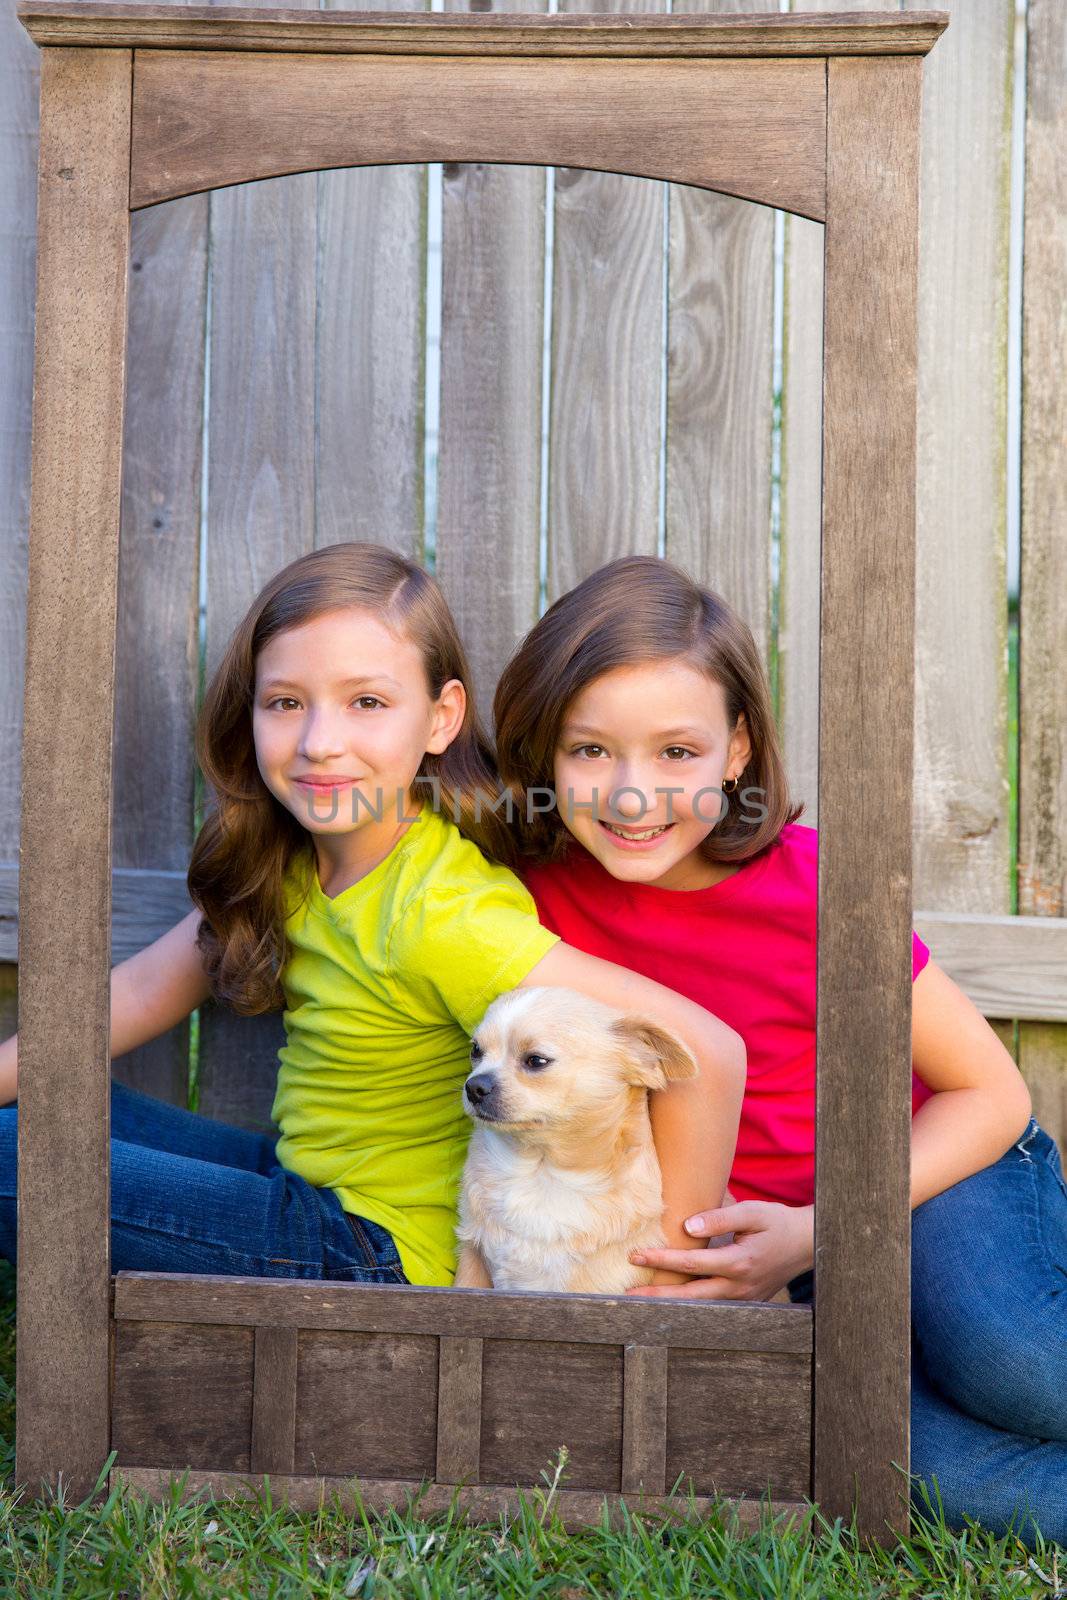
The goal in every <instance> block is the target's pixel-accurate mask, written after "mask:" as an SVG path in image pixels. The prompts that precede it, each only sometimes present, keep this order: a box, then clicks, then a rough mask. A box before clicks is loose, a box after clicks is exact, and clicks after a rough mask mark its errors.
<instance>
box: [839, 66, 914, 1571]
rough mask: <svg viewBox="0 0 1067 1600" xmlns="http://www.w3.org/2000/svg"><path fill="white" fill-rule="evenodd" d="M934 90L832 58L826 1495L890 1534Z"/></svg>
mask: <svg viewBox="0 0 1067 1600" xmlns="http://www.w3.org/2000/svg"><path fill="white" fill-rule="evenodd" d="M921 86H922V61H921V59H920V58H915V57H899V58H897V59H896V60H889V61H878V62H872V61H870V60H864V59H863V58H859V59H853V60H847V59H846V60H840V59H838V60H833V59H832V60H831V61H830V63H829V70H828V85H827V173H826V177H827V220H826V353H825V376H824V380H823V381H824V388H823V413H824V417H825V427H824V440H823V481H824V504H823V534H822V596H821V638H820V703H819V807H820V815H821V818H822V828H821V830H820V835H819V972H818V979H819V983H818V989H819V1003H818V1018H817V1030H818V1046H817V1056H818V1064H817V1086H816V1156H815V1262H816V1274H817V1277H818V1283H819V1290H818V1294H817V1296H816V1305H815V1397H814V1457H813V1461H814V1483H813V1493H814V1498H815V1499H817V1500H818V1501H819V1502H820V1504H821V1505H822V1507H823V1509H824V1511H826V1513H827V1514H828V1515H830V1516H839V1515H845V1516H847V1515H848V1513H849V1510H850V1507H851V1505H852V1502H853V1499H854V1497H856V1498H857V1499H858V1527H859V1528H860V1530H861V1531H862V1532H863V1533H864V1534H869V1535H871V1536H872V1537H874V1538H876V1539H879V1540H884V1539H885V1537H886V1525H887V1524H888V1526H889V1527H890V1528H891V1529H896V1530H899V1531H900V1532H902V1533H903V1534H904V1535H905V1536H906V1534H907V1529H908V1509H907V1497H906V1494H905V1495H904V1496H903V1497H902V1496H901V1481H902V1480H901V1479H900V1477H899V1475H898V1474H897V1473H896V1472H895V1471H894V1469H893V1466H892V1463H893V1462H896V1463H898V1464H899V1465H900V1466H903V1467H904V1468H905V1469H906V1468H907V1464H908V1436H909V1435H908V1392H909V1378H910V1347H909V1337H908V1334H909V1301H910V1294H909V1284H910V1244H911V1233H910V1226H909V1223H910V1217H909V1208H908V1156H909V1140H910V1131H911V1128H910V1124H911V1115H910V1113H911V1107H910V1104H909V1099H908V1085H909V1081H910V1057H911V1052H910V1049H909V1041H910V1036H911V984H910V977H911V964H910V962H911V957H910V941H909V939H908V930H909V927H910V924H911V850H912V840H911V755H912V680H913V651H912V637H913V618H914V593H915V574H914V535H915V419H916V394H915V346H916V267H917V257H918V190H919V170H918V141H919V117H920V109H921V102H920V92H921ZM872 375H874V376H872ZM872 663H877V670H876V671H872V670H871V664H872ZM861 749H862V751H863V761H862V764H861V765H856V766H853V763H855V762H856V752H857V751H858V750H861ZM842 774H846V775H847V781H842V777H841V775H842ZM857 1062H862V1063H863V1070H862V1072H857V1071H856V1063H857ZM861 1394H862V1395H863V1398H864V1402H865V1403H864V1405H863V1406H861V1405H860V1404H859V1399H860V1395H861Z"/></svg>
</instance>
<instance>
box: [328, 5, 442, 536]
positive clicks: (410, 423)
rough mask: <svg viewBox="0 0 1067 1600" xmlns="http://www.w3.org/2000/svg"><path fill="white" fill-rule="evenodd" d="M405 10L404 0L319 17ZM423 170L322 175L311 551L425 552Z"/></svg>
mask: <svg viewBox="0 0 1067 1600" xmlns="http://www.w3.org/2000/svg"><path fill="white" fill-rule="evenodd" d="M338 7H340V8H342V9H344V10H346V11H359V10H364V9H365V10H374V11H383V12H384V11H412V10H419V9H422V7H419V6H416V5H412V4H410V3H404V0H367V3H365V4H363V5H354V4H352V3H351V0H327V6H326V9H328V10H329V9H335V8H338ZM425 216H426V168H425V167H424V166H416V165H409V166H395V167H350V168H342V169H340V170H339V171H335V172H321V173H319V175H318V251H319V282H318V313H317V317H318V336H317V339H316V354H315V394H316V409H317V416H318V424H317V437H316V441H315V448H316V472H315V508H316V509H315V543H316V544H317V545H324V544H337V543H339V542H340V541H342V540H346V539H370V540H372V541H373V542H374V543H375V544H385V545H388V546H389V547H390V548H391V549H393V550H398V551H400V552H401V554H403V555H406V556H410V557H411V558H412V559H413V560H416V561H420V560H421V559H422V554H423V495H424V490H423V470H422V461H423V428H424V420H425V419H424V416H423V410H424V383H423V336H424V331H425V330H424V322H423V316H422V307H423V298H424V294H425V277H426V262H425V254H426V252H425V248H424V244H425V238H424V235H425Z"/></svg>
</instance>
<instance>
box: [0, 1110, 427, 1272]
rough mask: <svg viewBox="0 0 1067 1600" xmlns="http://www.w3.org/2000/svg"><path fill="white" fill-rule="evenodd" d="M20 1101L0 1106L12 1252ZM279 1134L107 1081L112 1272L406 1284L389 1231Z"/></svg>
mask: <svg viewBox="0 0 1067 1600" xmlns="http://www.w3.org/2000/svg"><path fill="white" fill-rule="evenodd" d="M17 1127H18V1107H17V1105H7V1106H0V1256H6V1258H7V1259H8V1261H14V1260H15V1251H16V1230H15V1194H16V1175H17V1174H16V1164H17V1145H16V1133H17ZM274 1146H275V1140H274V1139H273V1138H268V1137H267V1136H265V1135H264V1134H259V1133H249V1132H248V1131H247V1130H246V1129H244V1128H232V1127H229V1126H228V1125H227V1124H226V1123H224V1122H214V1121H212V1119H211V1118H210V1117H201V1116H197V1115H196V1114H195V1113H193V1112H191V1111H183V1110H181V1109H180V1108H179V1107H177V1106H171V1105H167V1104H165V1103H164V1102H163V1101H162V1100H155V1099H153V1098H152V1096H150V1095H146V1094H140V1093H139V1092H138V1091H137V1090H135V1089H128V1088H126V1087H125V1085H124V1084H121V1083H116V1082H115V1081H114V1080H112V1084H111V1266H112V1270H113V1271H114V1272H119V1271H123V1270H129V1271H135V1272H197V1273H200V1272H208V1273H223V1274H226V1275H228V1276H237V1277H255V1278H343V1279H346V1280H347V1281H348V1282H350V1283H406V1282H407V1279H406V1278H405V1276H404V1270H403V1267H402V1266H401V1264H400V1256H399V1253H398V1251H397V1248H396V1245H395V1244H394V1243H393V1239H392V1236H391V1235H390V1234H389V1233H388V1232H387V1231H386V1229H385V1228H382V1227H379V1226H378V1224H377V1223H375V1222H370V1221H368V1220H367V1219H366V1218H365V1217H356V1216H353V1215H351V1214H350V1213H348V1212H346V1211H345V1210H344V1209H343V1207H342V1205H341V1202H340V1201H339V1200H338V1198H337V1196H336V1194H334V1192H333V1190H332V1189H318V1188H316V1187H315V1186H314V1185H313V1184H310V1183H307V1182H306V1181H305V1180H304V1179H303V1178H300V1177H298V1176H297V1174H296V1173H295V1172H289V1171H288V1170H287V1169H286V1168H285V1167H282V1166H279V1164H278V1161H277V1159H276V1158H275V1154H274Z"/></svg>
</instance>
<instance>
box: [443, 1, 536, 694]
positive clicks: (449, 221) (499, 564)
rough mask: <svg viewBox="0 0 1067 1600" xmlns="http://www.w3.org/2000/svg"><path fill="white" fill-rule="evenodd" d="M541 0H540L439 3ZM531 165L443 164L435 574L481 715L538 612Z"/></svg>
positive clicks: (454, 5) (520, 5)
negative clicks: (468, 666)
mask: <svg viewBox="0 0 1067 1600" xmlns="http://www.w3.org/2000/svg"><path fill="white" fill-rule="evenodd" d="M490 8H491V9H493V10H497V11H523V12H528V11H544V10H545V4H544V0H536V3H535V4H530V3H528V0H504V3H503V4H496V5H493V6H492V7H490V5H488V4H484V3H479V4H477V5H474V6H468V5H467V3H466V0H445V10H446V11H466V10H468V9H471V10H478V11H484V10H489V9H490ZM545 183H546V172H545V169H544V168H543V167H516V166H505V165H495V164H490V163H486V162H464V163H459V162H449V163H447V164H446V165H445V166H444V169H443V173H442V213H443V215H442V236H443V237H442V256H443V259H442V307H441V430H440V452H439V466H438V474H437V483H438V512H437V576H438V578H439V579H440V581H441V584H442V587H443V588H444V591H445V594H446V595H447V597H448V602H449V605H450V606H451V607H452V610H453V612H454V614H455V617H456V621H457V624H458V626H459V630H460V634H461V635H462V637H463V641H464V643H465V645H466V647H467V650H468V653H469V656H470V661H471V670H472V672H473V675H474V685H475V695H476V697H477V703H478V707H479V710H480V712H481V715H482V719H483V721H484V722H485V724H486V726H488V725H489V723H490V722H491V720H492V718H491V712H492V700H493V692H494V690H495V688H496V681H497V678H498V677H499V675H500V669H501V667H502V666H503V664H504V662H505V661H506V660H507V658H508V656H509V655H510V654H511V652H512V650H513V649H514V648H515V646H516V644H517V643H518V642H519V640H520V639H521V638H522V636H523V634H524V633H525V632H526V631H527V629H528V628H530V627H532V626H533V624H534V622H535V621H536V618H537V600H538V567H539V545H540V515H541V377H542V374H541V345H542V337H543V328H544V248H545V198H544V197H545Z"/></svg>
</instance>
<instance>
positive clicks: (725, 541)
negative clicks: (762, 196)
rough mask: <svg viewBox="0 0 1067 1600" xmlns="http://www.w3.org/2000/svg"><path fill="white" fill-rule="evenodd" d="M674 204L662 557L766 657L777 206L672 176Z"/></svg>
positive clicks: (736, 0) (738, 0)
mask: <svg viewBox="0 0 1067 1600" xmlns="http://www.w3.org/2000/svg"><path fill="white" fill-rule="evenodd" d="M765 5H766V0H730V4H729V6H728V7H727V9H728V10H729V11H731V12H734V11H736V12H738V13H745V12H751V11H756V10H759V9H761V8H762V7H764V6H765ZM699 9H700V0H682V5H681V6H677V5H676V6H675V8H674V13H673V14H674V15H677V14H678V13H679V11H680V10H684V11H689V10H692V11H698V10H699ZM823 148H824V146H823ZM819 153H820V155H821V154H822V151H821V150H820V152H819ZM668 205H669V208H670V239H669V256H668V263H669V264H668V286H667V450H666V457H667V460H666V473H667V486H666V538H665V554H666V556H667V558H668V560H670V561H675V562H678V563H679V564H680V565H681V566H683V567H685V568H686V570H687V571H688V572H691V573H692V574H693V576H694V577H695V578H696V579H697V581H698V582H699V583H703V584H706V585H708V586H709V587H710V588H712V589H714V590H716V591H717V592H718V593H719V594H721V595H723V596H724V598H725V599H726V600H728V601H729V603H730V604H731V605H732V606H733V607H734V608H735V609H736V610H737V611H738V612H739V613H740V615H741V616H742V617H743V618H744V619H745V621H746V622H747V623H748V625H749V627H750V628H751V629H752V632H753V635H754V636H755V639H756V644H757V646H758V647H759V649H760V651H761V653H762V654H763V655H764V658H765V659H766V654H767V649H768V644H769V637H770V623H771V615H770V612H771V547H770V509H771V508H770V501H771V429H772V423H773V416H774V390H773V383H772V344H773V327H772V321H773V299H774V213H773V211H771V210H770V209H769V207H768V206H757V205H752V204H749V203H746V202H745V201H742V200H735V199H732V198H731V197H729V196H728V195H708V194H702V193H701V192H700V191H699V190H696V189H688V188H685V187H683V186H681V185H679V184H673V183H672V184H671V185H670V188H669V190H668Z"/></svg>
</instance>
